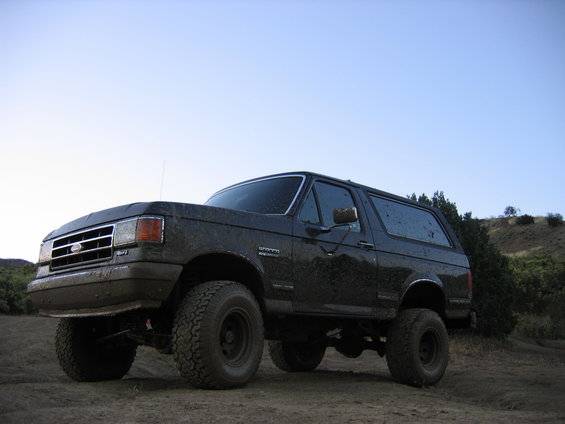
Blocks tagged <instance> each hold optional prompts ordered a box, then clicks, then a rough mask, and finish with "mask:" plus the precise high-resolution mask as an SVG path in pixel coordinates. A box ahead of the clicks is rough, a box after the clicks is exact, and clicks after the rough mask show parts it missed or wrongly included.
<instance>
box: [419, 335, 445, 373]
mask: <svg viewBox="0 0 565 424" xmlns="http://www.w3.org/2000/svg"><path fill="white" fill-rule="evenodd" d="M439 349H440V341H439V336H438V335H437V333H436V332H435V331H432V330H428V331H426V332H425V333H424V334H423V335H422V338H421V339H420V346H419V354H420V361H421V362H422V365H423V366H424V368H426V369H433V368H434V367H435V365H436V363H437V361H438V358H439Z"/></svg>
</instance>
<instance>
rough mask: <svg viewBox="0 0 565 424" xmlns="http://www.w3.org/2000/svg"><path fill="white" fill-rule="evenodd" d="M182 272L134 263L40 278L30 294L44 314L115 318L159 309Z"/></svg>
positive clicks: (173, 267)
mask: <svg viewBox="0 0 565 424" xmlns="http://www.w3.org/2000/svg"><path fill="white" fill-rule="evenodd" d="M181 271H182V266H181V265H175V264H164V263H155V262H131V263H125V264H121V265H108V266H104V267H97V268H92V269H85V270H80V271H71V272H65V273H63V274H56V275H50V276H46V277H42V278H37V279H35V280H33V281H32V282H31V283H29V285H28V287H27V291H28V293H29V295H30V297H31V301H32V302H33V304H34V305H35V306H36V307H37V308H38V309H39V312H40V313H41V314H43V315H48V316H53V317H80V316H93V315H114V314H117V313H120V312H125V311H129V310H133V309H141V308H159V307H160V306H161V304H162V303H163V301H165V300H166V299H167V297H168V296H169V294H170V293H171V290H172V289H173V287H174V286H175V283H176V282H177V280H178V277H179V275H180V273H181Z"/></svg>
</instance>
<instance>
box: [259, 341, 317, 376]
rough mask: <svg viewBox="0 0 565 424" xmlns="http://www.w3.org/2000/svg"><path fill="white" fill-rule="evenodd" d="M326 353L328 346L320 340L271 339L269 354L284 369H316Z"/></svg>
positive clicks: (307, 370) (302, 370)
mask: <svg viewBox="0 0 565 424" xmlns="http://www.w3.org/2000/svg"><path fill="white" fill-rule="evenodd" d="M325 353H326V346H325V345H323V344H321V343H318V342H310V343H308V342H303V343H296V342H285V341H279V340H269V355H270V356H271V360H272V361H273V364H275V365H276V367H277V368H279V369H280V370H282V371H287V372H309V371H314V370H315V369H316V368H317V367H318V365H320V362H322V359H323V358H324V354H325Z"/></svg>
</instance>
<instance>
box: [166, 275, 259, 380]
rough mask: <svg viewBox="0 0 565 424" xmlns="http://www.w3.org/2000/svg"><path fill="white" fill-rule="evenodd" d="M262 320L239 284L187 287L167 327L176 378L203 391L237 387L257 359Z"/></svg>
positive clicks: (252, 372) (248, 376)
mask: <svg viewBox="0 0 565 424" xmlns="http://www.w3.org/2000/svg"><path fill="white" fill-rule="evenodd" d="M263 342H264V336H263V317H262V315H261V310H260V308H259V305H258V303H257V301H256V300H255V297H254V296H253V294H252V293H251V292H250V291H249V290H248V289H247V288H246V287H245V286H243V285H242V284H239V283H235V282H231V281H211V282H207V283H204V284H201V285H199V286H196V287H195V288H193V289H192V290H191V291H190V292H189V293H188V294H187V296H186V298H185V299H184V301H183V302H182V304H181V305H180V307H179V310H178V312H177V315H176V317H175V322H174V326H173V357H174V359H175V362H176V364H177V367H178V368H179V370H180V373H181V375H182V376H183V377H184V378H186V379H187V380H188V381H190V383H192V384H193V385H194V386H196V387H199V388H203V389H228V388H232V387H240V386H243V385H245V384H247V382H249V380H250V379H251V378H252V377H253V376H254V375H255V372H256V371H257V368H258V367H259V364H260V362H261V356H262V354H263Z"/></svg>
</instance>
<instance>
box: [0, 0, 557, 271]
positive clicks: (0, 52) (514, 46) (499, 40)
mask: <svg viewBox="0 0 565 424" xmlns="http://www.w3.org/2000/svg"><path fill="white" fill-rule="evenodd" d="M564 117H565V2H563V1H548V0H536V1H533V0H532V1H486V0H482V1H282V0H279V1H268V0H267V1H133V0H132V1H124V0H122V1H118V0H114V1H112V0H99V1H86V0H84V1H70V0H67V1H47V0H45V1H28V0H0V143H1V154H0V195H1V199H2V200H1V202H2V206H1V208H0V219H2V222H3V223H4V224H5V225H6V223H8V225H7V227H8V228H4V231H3V234H2V237H1V238H0V257H3V258H8V257H17V258H24V259H28V260H32V261H35V260H36V257H37V253H38V250H39V244H40V241H41V239H42V238H43V237H44V236H45V235H46V233H47V232H49V231H50V230H52V229H54V228H56V227H58V226H60V225H62V224H64V223H65V222H67V221H69V220H71V219H74V218H76V217H79V216H82V215H85V214H87V213H89V212H92V211H95V210H100V209H104V208H107V207H111V206H115V205H119V204H125V203H130V202H134V201H146V200H158V199H159V198H160V197H161V198H162V199H163V200H173V201H181V202H192V203H202V202H204V201H205V200H206V199H207V197H208V196H209V195H210V194H211V193H213V192H214V191H216V190H218V189H220V188H222V187H223V186H226V185H229V184H232V183H234V182H237V181H241V180H245V179H248V178H253V177H256V176H261V175H266V174H272V173H277V172H283V171H296V170H310V171H314V172H319V173H323V174H328V175H332V176H336V177H339V178H343V179H352V180H355V181H357V182H360V183H363V184H366V185H370V186H374V187H377V188H379V189H382V190H385V191H390V192H393V193H396V194H400V195H406V194H410V193H412V192H416V193H417V194H420V193H423V192H425V193H428V194H432V193H433V192H434V191H436V190H443V191H444V192H445V194H446V195H447V197H448V198H449V199H450V200H452V201H454V202H455V203H457V205H458V208H459V211H460V212H461V213H463V212H467V211H471V212H473V215H474V216H477V217H481V218H483V217H490V216H498V215H500V214H502V212H503V210H504V208H505V207H506V206H508V205H513V206H516V207H519V208H520V209H521V211H522V213H528V214H531V215H546V214H547V212H560V213H562V214H563V213H565V200H564V198H565V196H564V195H563V194H564V193H563V182H564V174H565V172H564V170H563V162H564V158H565V147H564V146H565V119H564ZM163 164H165V167H164V168H165V173H164V179H163V189H162V191H161V181H162V173H163Z"/></svg>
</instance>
